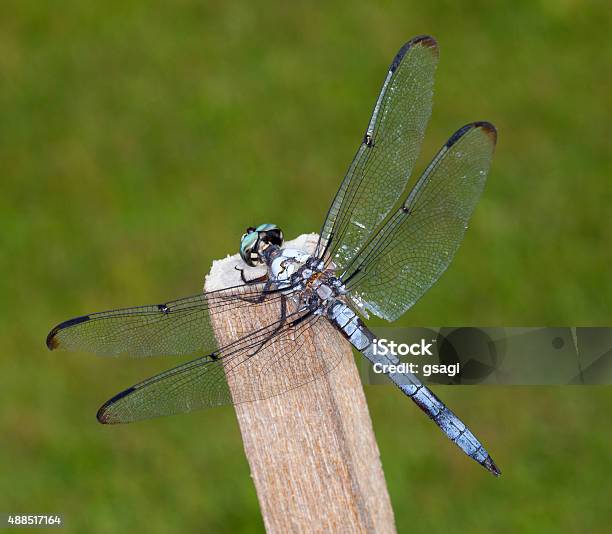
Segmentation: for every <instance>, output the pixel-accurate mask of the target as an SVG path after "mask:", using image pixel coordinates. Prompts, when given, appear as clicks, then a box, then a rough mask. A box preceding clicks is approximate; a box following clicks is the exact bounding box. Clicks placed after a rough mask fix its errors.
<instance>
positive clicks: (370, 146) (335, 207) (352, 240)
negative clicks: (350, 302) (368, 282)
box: [315, 36, 438, 270]
mask: <svg viewBox="0 0 612 534" xmlns="http://www.w3.org/2000/svg"><path fill="white" fill-rule="evenodd" d="M437 63H438V44H437V43H436V41H435V39H434V38H433V37H429V36H421V37H416V38H414V39H412V40H411V41H409V42H408V43H406V44H405V45H404V46H403V47H402V48H401V49H400V51H399V52H398V53H397V55H396V56H395V58H394V60H393V62H392V64H391V66H390V68H389V72H388V74H387V77H386V78H385V81H384V83H383V86H382V89H381V92H380V95H379V97H378V100H377V101H376V105H375V106H374V111H373V112H372V117H371V119H370V123H369V124H368V128H367V130H366V133H365V135H364V138H363V140H362V143H361V145H360V147H359V149H358V151H357V154H356V155H355V158H354V159H353V162H352V163H351V165H350V167H349V169H348V171H347V174H346V176H345V178H344V180H343V182H342V184H341V186H340V189H339V190H338V192H337V193H336V197H335V198H334V201H333V203H332V205H331V207H330V209H329V211H328V214H327V217H326V220H325V222H324V224H323V228H322V230H321V233H320V236H321V237H320V238H319V244H318V246H317V250H316V253H315V255H316V256H317V257H323V256H326V257H327V258H331V260H332V261H333V262H334V263H335V265H336V267H338V269H340V270H342V268H343V267H344V266H345V265H346V264H348V263H349V262H350V260H351V259H352V258H353V257H354V256H355V255H356V254H357V253H358V252H359V251H360V250H361V248H362V247H363V245H364V244H365V243H366V241H367V240H368V237H369V236H370V235H371V234H372V233H373V232H374V230H375V229H376V227H377V226H378V225H379V224H380V223H381V222H382V221H383V220H384V218H385V217H386V216H387V214H388V213H389V212H390V210H391V209H392V207H393V206H394V205H395V203H396V202H397V201H398V200H399V198H400V196H401V194H402V192H403V191H404V189H405V187H406V182H407V181H408V178H409V177H410V173H411V171H412V168H413V166H414V163H415V161H416V159H417V156H418V154H419V150H420V147H421V142H422V140H423V136H424V133H425V127H426V126H427V123H428V121H429V117H430V115H431V107H432V96H433V81H434V72H435V69H436V65H437Z"/></svg>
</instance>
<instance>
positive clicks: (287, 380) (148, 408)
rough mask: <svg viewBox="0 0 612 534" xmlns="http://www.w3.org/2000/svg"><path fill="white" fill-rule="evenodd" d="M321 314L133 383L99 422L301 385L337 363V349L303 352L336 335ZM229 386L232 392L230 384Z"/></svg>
mask: <svg viewBox="0 0 612 534" xmlns="http://www.w3.org/2000/svg"><path fill="white" fill-rule="evenodd" d="M319 319H320V316H317V315H312V314H309V313H306V314H304V315H299V314H292V315H290V316H289V317H288V322H287V323H286V324H285V325H284V326H283V327H282V328H281V329H280V330H279V324H280V323H278V322H275V323H272V324H270V325H268V326H266V327H264V328H261V329H259V330H257V331H256V332H253V333H251V334H249V335H247V336H244V337H243V338H241V339H240V340H238V342H236V343H232V345H230V346H228V347H226V348H224V349H220V350H219V359H211V358H209V357H205V358H198V359H196V360H193V361H191V362H189V363H186V364H184V365H180V366H178V367H176V368H174V369H171V370H169V371H166V372H164V373H161V374H159V375H157V376H154V377H152V378H149V379H148V380H145V381H144V382H141V383H140V384H137V385H135V386H133V387H131V388H128V389H127V390H125V391H123V392H122V393H120V394H119V395H116V396H115V397H113V398H112V399H111V400H109V401H108V402H106V403H105V404H104V405H103V406H102V407H101V408H100V410H99V411H98V420H99V421H100V422H101V423H129V422H132V421H137V420H141V419H149V418H152V417H159V416H164V415H172V414H177V413H185V412H190V411H193V410H197V409H200V408H208V407H213V406H219V405H222V404H228V403H231V404H239V403H242V402H250V401H254V400H261V399H267V398H270V397H273V396H275V395H279V394H281V393H284V392H286V391H289V390H291V389H294V388H297V387H300V386H302V385H304V384H306V383H308V382H311V381H313V380H315V379H317V378H319V377H320V376H322V375H324V374H326V373H328V372H329V371H331V370H332V369H333V368H334V367H336V366H337V365H338V363H339V361H340V359H339V358H338V357H337V355H336V356H334V354H335V353H331V354H329V355H327V354H326V357H324V358H322V357H321V355H320V353H319V354H318V355H317V356H316V357H315V356H314V355H313V356H312V357H309V356H308V354H315V353H313V352H312V351H310V350H302V349H303V348H305V345H306V344H308V343H312V342H313V340H314V338H315V337H316V339H317V342H318V343H319V346H320V347H324V346H325V343H326V341H325V340H326V339H328V336H334V335H338V333H337V332H336V331H335V329H334V328H333V327H332V326H331V325H330V324H329V323H328V322H327V321H325V320H319ZM229 384H231V390H230V387H229Z"/></svg>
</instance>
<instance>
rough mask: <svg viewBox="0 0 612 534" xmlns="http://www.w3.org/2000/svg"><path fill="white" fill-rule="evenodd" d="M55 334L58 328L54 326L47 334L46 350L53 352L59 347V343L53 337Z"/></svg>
mask: <svg viewBox="0 0 612 534" xmlns="http://www.w3.org/2000/svg"><path fill="white" fill-rule="evenodd" d="M57 332H58V328H57V326H56V327H55V328H54V329H53V330H51V332H49V334H47V348H48V349H49V350H55V349H57V348H58V347H59V341H58V340H57V338H56V337H55V334H57Z"/></svg>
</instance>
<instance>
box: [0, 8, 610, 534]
mask: <svg viewBox="0 0 612 534" xmlns="http://www.w3.org/2000/svg"><path fill="white" fill-rule="evenodd" d="M2 11H3V14H2V17H0V73H1V74H0V76H1V80H2V81H1V83H0V162H1V171H0V180H1V183H2V188H1V190H0V245H1V248H0V251H1V252H0V254H1V256H0V269H1V276H0V301H1V303H2V305H1V306H0V336H1V340H2V346H3V350H2V356H1V359H0V396H1V397H0V399H1V404H0V428H1V430H2V433H1V436H2V438H1V449H0V474H1V476H0V510H1V511H6V512H21V513H43V512H48V513H50V512H52V513H62V514H64V516H65V519H66V522H67V525H66V526H67V528H68V531H73V532H110V531H116V530H119V529H120V528H121V529H128V528H137V529H142V528H144V527H146V528H147V530H148V531H150V532H166V531H169V530H173V531H182V532H189V531H192V532H193V531H200V532H201V531H209V532H258V531H261V530H262V528H263V526H262V522H261V518H260V515H259V511H258V505H257V500H256V496H255V492H254V489H253V485H252V483H251V480H250V478H249V471H248V466H247V463H246V461H245V458H244V455H243V452H242V447H241V440H240V435H239V432H238V428H237V425H236V422H235V418H234V414H233V411H232V410H231V408H224V409H217V410H212V411H209V412H199V413H195V414H192V415H189V416H181V417H175V418H167V419H161V420H156V421H150V422H144V423H141V424H135V425H128V426H125V427H122V428H121V427H120V428H116V427H114V428H110V427H103V426H101V425H99V424H97V423H96V421H95V419H94V414H95V412H96V409H97V408H98V406H99V405H100V404H101V402H102V401H104V400H106V399H107V398H109V396H111V395H113V394H114V393H116V392H118V391H119V390H120V389H122V388H123V387H125V386H127V385H130V384H132V383H134V382H136V381H138V380H140V379H142V378H144V377H146V376H148V375H149V374H152V373H154V372H156V371H159V370H161V369H164V368H167V367H169V366H170V365H171V364H172V363H173V362H170V361H168V360H155V361H132V360H125V361H123V360H115V359H107V360H103V359H100V358H96V357H92V356H89V355H85V354H70V353H63V352H59V353H50V352H48V351H47V350H46V348H45V346H44V338H45V335H46V333H47V331H48V330H49V329H50V328H51V327H52V326H53V325H54V324H56V323H57V322H59V321H61V320H64V319H66V318H68V317H72V316H75V315H80V314H82V313H86V312H90V311H96V310H101V309H108V308H114V307H119V306H124V305H134V304H142V303H147V302H157V301H163V300H165V299H168V298H171V297H177V296H183V295H189V294H192V293H194V292H197V291H198V290H199V288H201V286H202V281H203V277H204V274H205V273H206V272H207V270H208V268H209V265H210V262H211V260H213V259H215V258H219V257H223V256H224V255H226V254H228V253H234V252H235V251H236V250H237V246H238V239H239V237H240V235H241V233H242V231H243V229H244V228H245V227H246V226H247V225H249V224H257V223H260V222H268V221H269V222H275V223H277V224H279V225H281V226H282V227H283V229H284V230H285V233H286V235H287V236H289V237H292V236H295V235H297V234H299V233H303V232H307V231H316V230H317V229H318V228H319V226H320V224H321V221H322V219H323V216H324V214H325V211H326V209H327V206H328V204H329V202H330V201H331V198H332V196H333V194H334V193H335V190H336V188H337V187H338V185H339V182H340V179H341V177H342V175H343V173H344V171H345V169H346V167H347V166H348V163H349V162H350V160H351V158H352V155H353V153H354V150H355V149H356V148H357V145H358V143H359V141H360V139H361V135H362V133H363V129H364V128H365V125H366V123H367V119H368V118H369V113H370V111H371V108H372V105H373V103H374V100H375V97H376V95H377V92H378V89H379V87H380V83H381V82H382V79H383V77H384V74H385V72H386V68H387V66H388V64H389V62H390V60H391V58H392V57H393V55H394V53H395V52H396V50H397V49H398V48H399V46H400V45H401V44H402V43H403V42H404V41H406V40H407V39H409V38H410V37H412V36H414V35H417V34H420V33H430V34H432V35H434V36H436V37H437V39H438V40H439V43H440V47H441V61H440V67H439V69H438V75H437V80H436V93H435V101H434V113H433V117H432V121H431V124H430V127H429V129H428V133H427V139H426V141H425V144H424V147H423V158H422V160H421V166H422V165H423V164H425V163H426V161H427V159H428V158H429V157H430V156H431V155H432V154H433V153H434V151H435V150H436V149H437V147H438V146H439V145H441V143H442V142H444V141H445V139H446V138H447V137H448V136H449V135H450V134H451V133H452V132H453V131H454V130H455V129H456V128H458V127H459V126H461V125H462V124H464V123H466V122H469V121H472V120H479V119H487V120H490V121H492V122H494V123H495V124H496V125H497V127H498V129H499V132H500V133H499V144H498V149H497V154H496V157H495V160H494V163H493V168H492V171H491V173H490V178H489V183H488V185H487V189H486V191H485V194H484V197H483V199H482V201H481V202H480V204H479V207H478V209H477V211H476V214H475V217H474V219H473V221H472V224H471V227H470V231H469V233H468V236H467V239H466V241H465V243H464V245H463V247H462V249H461V251H460V253H459V254H458V256H457V258H456V260H455V261H454V263H453V266H452V268H451V269H450V270H449V272H448V273H447V274H446V275H445V276H444V277H443V278H442V279H441V281H440V282H439V283H438V284H437V285H436V286H435V287H434V288H433V289H432V290H431V291H430V292H429V293H428V295H427V297H426V298H424V299H423V300H422V301H421V302H419V303H418V304H417V305H416V306H415V307H414V308H413V309H412V310H411V311H410V312H409V313H408V314H406V316H405V317H404V318H403V320H402V323H403V324H414V325H459V324H461V325H471V324H474V325H484V326H486V325H493V326H499V325H504V326H518V325H522V326H532V325H533V326H536V325H543V326H546V325H610V324H612V308H611V306H610V302H611V301H612V282H611V278H610V275H609V266H610V264H611V263H612V248H611V247H610V245H609V236H610V235H611V231H612V217H610V205H611V203H612V188H611V187H610V174H611V173H610V171H611V168H610V148H609V143H610V138H611V137H612V131H611V129H612V128H611V124H612V121H611V119H612V117H611V111H610V110H611V109H612V99H611V96H610V95H612V87H611V85H612V84H611V83H610V82H611V77H610V68H609V67H610V63H611V61H612V48H611V41H610V38H609V36H610V32H611V30H612V24H611V22H612V20H611V12H610V10H609V9H606V8H605V2H581V1H577V0H563V1H554V0H547V1H537V2H527V1H518V2H509V3H504V2H484V1H483V2H470V3H463V2H460V3H459V2H450V1H449V2H410V3H408V2H380V3H374V2H359V3H351V4H349V3H341V2H326V3H324V4H323V3H321V4H318V5H315V4H314V3H310V2H292V3H283V2H278V3H274V2H269V3H267V4H265V5H258V6H255V5H254V4H253V3H251V2H245V1H235V2H228V3H222V2H210V3H207V2H196V1H191V0H177V1H175V2H172V3H161V2H160V3H151V2H148V3H147V2H135V1H122V2H115V1H109V2H106V3H104V4H102V3H89V2H77V1H66V2H62V3H61V5H57V4H54V3H44V2H38V1H30V0H19V1H16V0H7V1H5V2H3V9H2ZM439 390H440V394H441V396H442V397H443V398H444V399H445V400H446V401H447V402H448V404H449V405H450V406H451V407H452V408H453V409H454V410H455V411H457V413H459V414H461V415H462V416H463V418H464V419H465V420H466V421H468V422H469V423H471V426H472V428H473V429H474V431H475V432H476V433H477V434H478V435H479V436H481V437H482V438H483V440H484V441H485V443H486V444H487V446H488V448H489V450H490V451H491V453H492V455H493V457H494V458H495V460H496V462H497V463H498V464H499V465H500V467H501V468H502V470H503V471H504V476H503V477H502V478H501V479H500V480H495V479H493V477H490V476H489V475H487V474H486V473H485V472H484V471H483V470H481V469H479V468H478V467H477V466H475V465H473V462H471V461H469V460H468V459H466V458H464V457H463V456H462V455H461V454H460V453H459V452H458V451H457V450H456V449H455V448H454V447H453V446H452V444H450V443H448V442H447V440H445V439H444V438H443V437H442V436H441V435H440V433H439V431H438V430H437V429H436V428H435V427H434V426H433V425H432V424H431V423H430V422H429V421H427V420H426V418H424V417H423V416H422V414H420V412H419V411H418V410H415V409H414V407H413V406H412V405H411V404H410V403H408V402H407V401H406V400H405V399H403V398H402V397H401V395H400V394H399V393H397V392H396V391H395V390H394V389H393V388H391V387H388V388H386V387H368V388H367V389H366V393H367V395H368V402H369V406H370V410H371V414H372V419H373V422H374V427H375V431H376V435H377V438H378V443H379V446H380V449H381V454H382V460H383V464H384V467H385V472H386V477H387V482H388V486H389V490H390V494H391V498H392V501H393V505H394V509H395V514H396V520H397V526H398V528H399V530H400V532H407V531H411V532H449V531H450V532H452V531H469V532H488V531H491V530H493V529H495V530H496V531H498V532H516V531H523V532H545V531H570V532H571V531H574V532H604V531H606V530H608V529H609V527H610V524H611V522H612V515H611V511H610V493H611V489H612V487H611V483H610V472H611V469H612V459H611V454H610V443H611V438H612V428H611V427H610V425H609V424H608V423H607V422H606V421H609V417H610V412H611V410H612V395H611V391H610V389H609V388H603V387H602V388H595V387H547V388H542V387H539V388H535V387H534V388H522V387H521V388H519V387H514V388H502V387H490V388H476V387H474V388H470V387H456V388H439Z"/></svg>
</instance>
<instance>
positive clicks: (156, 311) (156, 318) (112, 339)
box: [47, 286, 280, 357]
mask: <svg viewBox="0 0 612 534" xmlns="http://www.w3.org/2000/svg"><path fill="white" fill-rule="evenodd" d="M270 303H277V304H278V305H279V306H280V292H278V291H271V292H269V293H266V294H264V293H263V292H262V286H256V287H254V286H237V287H233V288H228V289H223V290H219V291H212V292H208V293H200V294H198V295H194V296H192V297H186V298H182V299H178V300H173V301H169V302H164V303H161V304H151V305H147V306H137V307H132V308H123V309H118V310H111V311H106V312H100V313H92V314H89V315H84V316H81V317H76V318H74V319H70V320H68V321H64V322H63V323H61V324H59V325H57V326H56V327H55V328H54V329H53V330H51V332H50V333H49V335H48V336H47V346H48V347H49V349H51V350H55V349H66V350H79V351H84V352H93V353H95V354H100V355H110V356H120V355H130V356H141V357H142V356H161V355H189V354H196V353H199V354H207V353H212V352H214V351H215V350H216V349H217V342H216V340H215V336H214V333H213V328H212V324H211V315H212V314H215V313H223V312H224V311H227V310H240V309H241V308H244V307H247V306H248V307H249V308H252V309H253V311H254V313H257V311H258V309H259V308H260V307H261V306H264V305H265V306H268V305H270Z"/></svg>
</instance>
